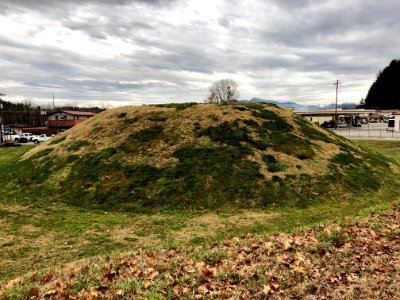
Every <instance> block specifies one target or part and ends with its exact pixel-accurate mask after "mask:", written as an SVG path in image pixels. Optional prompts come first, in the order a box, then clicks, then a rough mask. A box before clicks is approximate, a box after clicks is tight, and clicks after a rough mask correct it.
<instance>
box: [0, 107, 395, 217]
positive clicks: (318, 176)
mask: <svg viewBox="0 0 400 300" xmlns="http://www.w3.org/2000/svg"><path fill="white" fill-rule="evenodd" d="M161 107H162V109H165V108H168V109H170V110H172V113H169V112H168V113H166V112H165V111H159V110H157V109H160V108H159V107H155V108H154V111H150V112H149V113H148V115H141V117H139V116H135V117H134V118H136V120H137V121H136V123H137V124H139V123H141V122H148V121H149V120H150V121H152V122H153V123H152V125H150V126H144V127H142V128H140V129H139V130H136V131H134V132H133V133H131V134H129V135H128V137H127V138H126V139H125V140H122V141H121V143H120V144H119V145H118V146H115V147H106V148H103V149H100V150H98V151H95V152H90V150H88V149H89V148H90V147H88V146H89V145H92V144H93V143H94V142H95V140H88V139H83V138H74V139H73V140H72V141H70V142H69V143H66V142H67V141H68V139H67V140H66V138H65V136H63V137H62V138H59V139H56V140H53V141H52V142H51V143H50V144H49V146H48V147H47V148H43V150H41V151H39V152H36V153H34V154H33V155H31V156H30V157H29V158H27V159H24V160H19V161H17V162H13V165H12V166H11V167H10V168H9V170H10V171H9V172H8V173H6V174H2V175H0V176H1V177H2V178H3V181H5V180H9V181H10V182H16V183H18V184H22V183H23V184H24V186H25V187H24V190H25V191H26V192H27V193H31V192H33V191H34V190H36V189H37V188H38V187H40V189H43V190H45V191H46V192H47V193H49V196H51V197H53V198H58V200H59V201H62V202H64V203H68V204H73V205H76V206H80V207H92V208H102V209H112V210H131V211H154V210H155V211H157V210H166V209H169V210H171V209H172V210H173V209H176V208H179V209H181V208H191V209H201V208H207V209H216V208H221V207H229V206H235V207H238V208H251V207H253V208H263V207H269V206H279V207H285V206H286V207H296V206H297V207H305V206H308V205H312V204H313V203H315V202H316V201H324V200H326V199H331V198H332V197H336V196H338V195H340V194H346V195H361V194H363V193H366V192H371V191H376V190H378V189H379V188H380V187H381V186H382V185H384V179H385V178H386V177H388V176H389V175H388V173H391V172H388V169H389V168H390V165H391V166H392V167H391V168H394V169H393V170H395V169H396V168H397V165H395V164H394V163H393V161H390V160H388V159H387V158H385V157H383V156H380V155H377V154H374V153H372V152H370V151H369V150H363V149H360V148H358V147H357V146H355V145H354V144H351V143H350V142H349V141H347V140H343V139H341V138H339V137H337V136H335V135H334V134H332V133H330V132H328V131H323V130H322V129H318V128H317V127H316V126H315V125H313V124H311V123H309V122H308V121H306V120H305V119H303V118H301V117H299V116H296V115H293V114H292V115H289V116H288V112H287V111H284V110H280V109H278V108H276V107H273V106H269V105H262V104H256V105H244V104H241V105H238V104H235V106H230V105H223V106H210V108H211V107H212V108H214V109H216V111H215V113H221V111H218V110H222V112H223V113H222V115H221V114H220V116H219V117H216V118H212V119H210V118H209V115H207V116H204V120H210V121H211V125H210V123H209V122H210V121H207V122H208V123H204V122H200V121H195V122H194V127H193V131H192V132H190V131H189V132H188V133H186V134H187V136H184V135H183V134H182V131H180V133H179V127H178V126H180V122H181V119H180V118H191V113H193V111H194V112H196V109H197V108H198V107H200V105H196V104H190V105H178V104H176V105H175V104H173V105H162V106H161ZM178 108H179V109H178ZM239 108H240V109H239ZM174 111H175V112H174ZM283 112H285V114H283ZM185 113H187V115H182V117H180V116H181V114H185ZM243 113H245V114H246V116H245V117H243V115H241V114H243ZM228 114H230V119H229V121H227V120H225V121H224V120H223V118H224V116H225V115H228ZM236 114H237V115H236ZM166 116H168V117H166ZM125 118H129V119H132V116H131V115H130V116H128V114H127V113H126V112H119V113H118V114H117V116H116V119H117V120H118V119H120V120H124V119H125ZM196 118H197V119H195V120H202V119H200V117H199V116H197V117H196ZM168 122H175V123H168ZM88 124H89V123H88ZM168 124H170V125H169V126H168ZM171 124H172V125H171ZM88 126H89V125H88ZM93 127H95V128H99V124H96V126H93ZM124 128H126V127H125V125H124V126H123V127H121V130H124ZM89 129H90V128H89ZM91 130H92V129H91ZM174 130H175V131H174ZM99 137H101V131H100V132H99V133H97V134H96V138H99ZM188 137H189V138H190V139H191V140H190V142H186V143H183V144H180V143H181V141H182V139H185V138H186V139H187V138H188ZM204 139H207V140H208V141H209V143H208V144H204ZM200 141H202V142H201V143H200ZM321 142H322V143H325V145H327V146H330V147H336V148H337V149H338V151H340V152H339V153H338V154H336V155H333V156H332V155H331V154H329V155H328V154H327V155H326V158H324V157H323V156H324V153H325V152H324V151H325V149H324V147H325V146H321V144H318V143H321ZM165 143H166V144H168V145H169V146H170V147H172V149H174V150H173V151H171V152H170V153H169V154H168V153H167V152H166V154H165V155H164V157H163V156H162V155H163V154H162V153H161V154H160V153H155V154H154V153H153V152H155V151H154V149H157V147H159V146H160V145H162V144H165ZM59 145H60V146H59ZM58 146H59V147H63V148H64V149H67V151H69V155H67V156H65V155H64V156H57V155H53V152H55V151H56V150H55V149H56V147H58ZM82 150H83V151H82ZM77 151H79V155H76V154H75V153H77ZM164 151H165V150H164ZM159 152H161V151H159ZM152 153H153V154H152ZM317 154H318V155H317ZM157 155H158V156H159V157H162V158H163V159H165V158H166V159H173V160H175V163H173V164H166V165H155V164H153V163H152V160H155V158H154V157H155V156H157ZM278 156H279V157H281V158H277V157H278ZM128 157H129V158H132V157H133V158H136V159H130V160H129V159H127V158H128ZM139 158H140V159H139ZM143 158H145V159H143ZM290 161H291V162H290ZM300 161H304V164H306V169H304V170H303V168H302V166H301V164H300V163H299V162H300ZM321 163H325V164H326V165H327V169H326V171H323V172H318V171H319V170H318V165H320V164H321ZM293 164H296V167H294V165H293ZM310 168H314V171H313V172H309V170H310ZM266 174H267V175H266ZM268 174H270V175H268ZM393 180H395V179H393ZM396 180H397V179H396Z"/></svg>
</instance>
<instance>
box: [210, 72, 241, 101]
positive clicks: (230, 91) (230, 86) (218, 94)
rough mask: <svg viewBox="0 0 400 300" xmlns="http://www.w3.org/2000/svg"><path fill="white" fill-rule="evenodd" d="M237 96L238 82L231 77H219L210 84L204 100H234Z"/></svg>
mask: <svg viewBox="0 0 400 300" xmlns="http://www.w3.org/2000/svg"><path fill="white" fill-rule="evenodd" d="M238 98H239V92H238V84H237V82H236V81H234V80H232V79H228V78H227V79H221V80H218V81H216V82H214V83H213V84H212V86H211V87H210V89H209V92H208V97H207V99H206V102H209V103H225V102H236V101H238Z"/></svg>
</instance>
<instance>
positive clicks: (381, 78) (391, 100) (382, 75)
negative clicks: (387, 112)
mask: <svg viewBox="0 0 400 300" xmlns="http://www.w3.org/2000/svg"><path fill="white" fill-rule="evenodd" d="M364 107H365V108H377V109H400V60H398V59H394V60H392V62H391V63H390V65H389V66H387V67H386V68H385V69H384V70H383V71H381V72H379V73H378V75H377V78H376V80H375V82H374V83H373V84H372V86H371V87H370V89H369V92H368V95H367V97H366V98H365V105H364Z"/></svg>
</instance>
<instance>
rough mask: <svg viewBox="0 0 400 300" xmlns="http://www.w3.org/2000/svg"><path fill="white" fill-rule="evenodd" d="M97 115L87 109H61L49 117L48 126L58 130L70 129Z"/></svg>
mask: <svg viewBox="0 0 400 300" xmlns="http://www.w3.org/2000/svg"><path fill="white" fill-rule="evenodd" d="M94 115H96V114H95V113H92V112H87V111H74V110H59V111H57V112H55V113H52V114H50V115H49V117H48V121H47V127H48V128H50V129H53V130H56V131H57V132H60V131H62V130H66V129H69V128H71V127H74V126H75V125H78V124H79V123H82V122H83V121H85V120H87V119H89V118H91V117H93V116H94Z"/></svg>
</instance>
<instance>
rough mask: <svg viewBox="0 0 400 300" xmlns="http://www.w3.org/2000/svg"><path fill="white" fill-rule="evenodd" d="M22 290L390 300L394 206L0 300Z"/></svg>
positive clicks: (68, 275)
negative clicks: (353, 219)
mask: <svg viewBox="0 0 400 300" xmlns="http://www.w3.org/2000/svg"><path fill="white" fill-rule="evenodd" d="M23 285H27V286H28V285H29V287H30V288H29V290H27V291H26V292H25V294H23V295H21V297H23V298H32V299H36V298H47V299H97V298H112V299H118V298H125V299H126V298H142V299H143V298H145V299H146V298H153V299H154V298H159V299H187V298H190V299H192V298H193V299H203V298H213V299H259V298H261V299H264V298H271V299H286V298H287V299H291V298H301V299H345V298H350V299H373V298H375V299H396V298H400V205H397V206H394V207H393V209H391V210H389V211H386V212H381V213H377V214H372V215H371V216H370V217H369V218H368V219H367V220H364V221H360V222H357V223H350V222H346V221H344V222H343V223H341V224H333V225H329V226H322V225H321V226H319V227H317V228H314V229H311V230H307V231H302V232H298V233H291V234H276V235H272V236H266V237H242V238H234V239H229V240H225V241H224V242H223V243H221V244H220V245H211V246H208V247H201V248H180V249H176V250H160V251H137V252H135V253H134V254H132V255H129V256H125V257H122V258H119V259H111V258H109V257H108V258H103V259H98V261H97V262H95V261H93V262H92V263H90V264H84V263H81V264H75V265H69V266H63V268H62V270H61V271H59V272H58V275H56V273H54V272H47V273H46V274H44V275H40V276H39V275H38V274H37V273H35V274H33V275H32V276H29V277H25V278H17V279H14V280H9V281H7V282H4V283H3V285H0V288H1V290H2V293H3V294H1V293H0V299H7V295H10V290H12V289H15V287H16V286H23ZM1 295H3V296H1Z"/></svg>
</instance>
